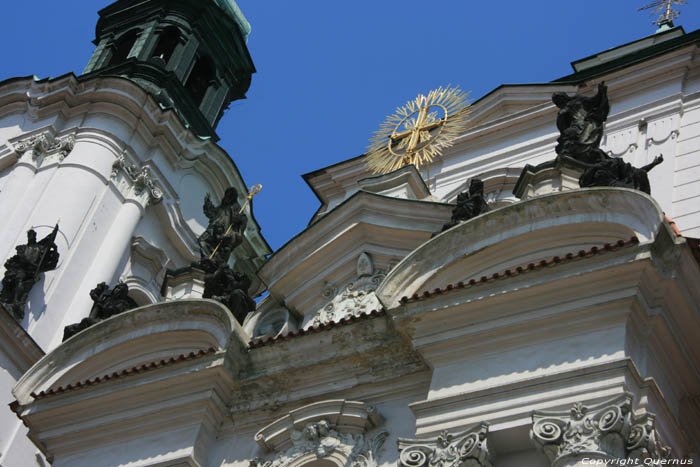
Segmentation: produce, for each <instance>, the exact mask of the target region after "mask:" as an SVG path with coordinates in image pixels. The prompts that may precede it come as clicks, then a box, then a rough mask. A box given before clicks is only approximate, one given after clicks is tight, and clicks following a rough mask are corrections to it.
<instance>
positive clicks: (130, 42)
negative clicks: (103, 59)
mask: <svg viewBox="0 0 700 467" xmlns="http://www.w3.org/2000/svg"><path fill="white" fill-rule="evenodd" d="M137 36H138V33H137V32H136V31H135V30H134V31H129V32H127V33H126V34H124V35H123V36H122V37H120V38H119V41H118V42H117V47H116V48H115V50H114V52H113V53H112V58H111V59H110V60H109V63H108V65H116V64H117V63H121V62H123V61H124V60H126V57H128V56H129V52H131V49H132V47H134V44H135V43H136V37H137Z"/></svg>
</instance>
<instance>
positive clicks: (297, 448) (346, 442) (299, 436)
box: [250, 419, 389, 467]
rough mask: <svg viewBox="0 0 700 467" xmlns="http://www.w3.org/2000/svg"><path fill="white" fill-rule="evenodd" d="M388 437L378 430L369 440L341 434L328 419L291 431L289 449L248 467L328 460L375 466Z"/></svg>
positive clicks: (357, 465)
mask: <svg viewBox="0 0 700 467" xmlns="http://www.w3.org/2000/svg"><path fill="white" fill-rule="evenodd" d="M388 435H389V434H388V433H387V432H386V431H380V432H378V433H376V434H375V435H374V436H372V437H366V436H365V435H364V434H357V433H343V432H342V431H340V430H339V429H336V428H334V427H333V425H331V424H330V423H329V422H328V420H323V419H322V420H319V421H318V422H311V423H307V424H306V425H305V426H304V427H303V428H302V429H300V430H292V432H291V440H292V446H291V447H290V448H289V449H287V450H285V451H283V452H282V453H280V454H279V455H278V456H277V457H276V458H274V459H272V460H268V461H265V460H262V459H260V458H256V459H253V460H252V461H250V467H287V466H295V465H301V464H302V463H305V462H307V461H312V460H316V459H328V460H331V461H334V463H335V464H337V465H341V466H348V467H350V466H352V467H376V466H377V460H376V457H377V455H378V454H379V450H380V449H381V448H382V445H383V444H384V440H385V439H386V437H387V436H388Z"/></svg>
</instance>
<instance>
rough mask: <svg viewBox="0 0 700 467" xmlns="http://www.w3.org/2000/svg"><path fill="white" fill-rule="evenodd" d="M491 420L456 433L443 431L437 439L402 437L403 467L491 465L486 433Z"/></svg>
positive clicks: (400, 445)
mask: <svg viewBox="0 0 700 467" xmlns="http://www.w3.org/2000/svg"><path fill="white" fill-rule="evenodd" d="M488 431H489V426H488V424H487V423H478V424H476V425H473V426H471V427H470V428H469V429H467V430H466V431H463V432H461V433H458V434H456V435H452V434H450V433H448V432H447V431H443V432H442V433H440V435H439V436H438V437H437V438H429V439H407V438H399V440H398V445H399V466H400V467H428V466H430V467H453V466H462V465H468V466H473V467H491V462H490V460H489V451H488V446H487V443H486V435H487V434H488Z"/></svg>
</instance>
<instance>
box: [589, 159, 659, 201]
mask: <svg viewBox="0 0 700 467" xmlns="http://www.w3.org/2000/svg"><path fill="white" fill-rule="evenodd" d="M663 161H664V156H663V154H662V155H659V156H656V157H655V158H654V160H653V161H652V162H651V163H649V164H647V165H645V166H644V167H641V168H637V167H634V166H632V164H630V163H629V162H625V161H623V160H622V159H621V158H619V157H609V156H607V155H606V156H605V159H603V160H601V161H599V162H597V163H595V164H585V165H586V167H587V168H586V170H585V171H584V172H583V174H582V175H581V177H580V178H579V181H578V184H579V186H580V187H581V188H589V187H594V186H615V187H623V188H633V189H635V190H639V191H643V192H644V193H646V194H648V195H649V194H651V186H650V185H649V177H648V176H647V173H648V172H649V171H650V170H651V169H653V168H654V167H656V166H657V165H659V164H661V163H662V162H663Z"/></svg>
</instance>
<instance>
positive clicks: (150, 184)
mask: <svg viewBox="0 0 700 467" xmlns="http://www.w3.org/2000/svg"><path fill="white" fill-rule="evenodd" d="M120 174H121V175H122V176H123V178H124V181H125V182H126V183H125V184H122V186H120V189H121V191H122V193H123V194H124V195H125V196H126V195H127V193H125V191H127V190H126V188H127V187H133V191H134V194H136V196H141V195H143V194H144V193H145V194H146V195H147V196H148V201H150V202H151V203H153V204H157V203H159V202H160V201H161V200H162V199H163V191H162V190H161V189H160V187H159V186H158V185H157V184H156V182H155V178H154V177H153V175H152V174H151V171H150V169H149V168H148V167H145V166H144V167H138V166H137V165H135V164H132V163H130V162H129V161H127V160H126V157H125V156H124V155H123V154H121V155H120V156H119V157H118V158H117V160H116V161H114V164H112V175H111V178H112V179H117V178H119V175H120Z"/></svg>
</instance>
